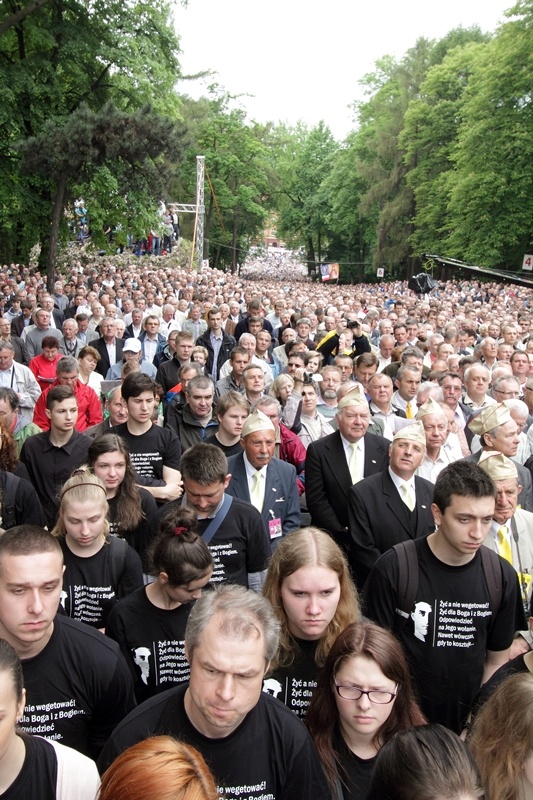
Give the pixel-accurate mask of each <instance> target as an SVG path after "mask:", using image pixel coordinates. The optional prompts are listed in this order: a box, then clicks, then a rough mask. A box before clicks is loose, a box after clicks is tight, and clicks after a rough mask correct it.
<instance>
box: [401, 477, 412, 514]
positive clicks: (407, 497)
mask: <svg viewBox="0 0 533 800" xmlns="http://www.w3.org/2000/svg"><path fill="white" fill-rule="evenodd" d="M401 489H402V500H403V502H404V503H405V505H406V506H407V508H408V509H409V511H414V508H415V501H414V499H413V493H412V491H411V488H410V486H408V485H407V483H402V486H401Z"/></svg>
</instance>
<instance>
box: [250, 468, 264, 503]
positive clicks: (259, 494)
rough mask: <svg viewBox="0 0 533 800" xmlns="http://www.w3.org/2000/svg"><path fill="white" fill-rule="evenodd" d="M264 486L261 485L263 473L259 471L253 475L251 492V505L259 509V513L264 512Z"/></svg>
mask: <svg viewBox="0 0 533 800" xmlns="http://www.w3.org/2000/svg"><path fill="white" fill-rule="evenodd" d="M264 499H265V498H264V496H263V484H262V483H261V473H260V472H259V470H257V471H256V472H254V474H253V475H252V488H251V491H250V503H251V504H252V505H253V506H254V508H257V510H258V511H262V510H263V501H264Z"/></svg>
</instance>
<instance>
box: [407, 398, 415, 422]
mask: <svg viewBox="0 0 533 800" xmlns="http://www.w3.org/2000/svg"><path fill="white" fill-rule="evenodd" d="M405 416H406V417H407V419H413V417H414V414H413V409H412V408H411V401H410V400H409V402H408V403H407V405H406V406H405Z"/></svg>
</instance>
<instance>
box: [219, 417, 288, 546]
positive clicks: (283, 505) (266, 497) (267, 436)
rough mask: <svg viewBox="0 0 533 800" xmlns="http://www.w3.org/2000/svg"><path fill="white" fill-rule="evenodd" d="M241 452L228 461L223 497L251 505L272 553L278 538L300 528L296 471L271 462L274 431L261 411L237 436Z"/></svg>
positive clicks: (285, 465)
mask: <svg viewBox="0 0 533 800" xmlns="http://www.w3.org/2000/svg"><path fill="white" fill-rule="evenodd" d="M241 445H242V448H243V452H242V453H239V455H236V456H231V457H230V458H229V459H228V470H229V472H230V473H231V481H230V483H229V486H228V488H227V490H226V491H227V493H228V494H231V495H232V496H233V497H238V498H240V499H241V500H246V501H247V502H248V503H251V504H252V505H253V506H255V508H257V510H258V511H259V512H260V514H261V517H262V518H263V523H264V525H265V528H266V531H267V533H268V538H269V540H270V544H271V547H272V549H274V548H275V547H277V545H278V544H279V542H280V541H281V537H282V536H285V535H286V534H287V533H291V531H296V530H298V529H299V528H300V524H301V514H300V502H299V499H298V489H297V486H296V469H295V467H293V466H292V464H286V463H285V462H284V461H281V460H280V459H277V458H274V449H275V446H276V431H275V428H274V425H273V424H272V422H271V421H270V420H269V418H268V417H267V416H265V414H263V413H262V412H261V411H254V413H253V414H251V415H250V416H249V417H248V419H247V420H246V422H245V423H244V425H243V428H242V432H241Z"/></svg>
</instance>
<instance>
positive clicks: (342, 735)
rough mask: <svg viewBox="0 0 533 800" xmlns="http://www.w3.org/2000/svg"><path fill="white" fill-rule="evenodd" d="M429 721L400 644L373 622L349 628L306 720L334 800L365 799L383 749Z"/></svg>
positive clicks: (325, 671) (339, 641)
mask: <svg viewBox="0 0 533 800" xmlns="http://www.w3.org/2000/svg"><path fill="white" fill-rule="evenodd" d="M424 722H425V719H424V716H423V715H422V712H421V711H420V709H419V707H418V705H417V703H416V700H415V698H414V694H413V690H412V687H411V680H410V677H409V669H408V666H407V662H406V659H405V656H404V654H403V651H402V648H401V646H400V644H399V642H398V640H397V639H396V638H395V637H394V636H393V635H392V634H391V633H389V632H388V631H386V630H384V629H383V628H380V627H379V626H378V625H374V624H373V623H372V622H355V623H353V624H352V625H349V626H348V627H347V628H346V629H345V630H344V631H343V632H342V633H341V634H340V636H339V637H338V638H337V639H336V640H335V642H334V643H333V646H332V647H331V650H330V651H329V654H328V657H327V659H326V663H325V666H324V669H323V670H322V674H321V676H320V679H319V681H318V686H317V688H316V690H315V693H314V697H313V700H312V703H311V707H310V708H309V712H308V715H307V726H308V728H309V730H310V732H311V736H312V737H313V739H314V741H315V745H316V748H317V750H318V754H319V756H320V759H321V761H322V765H323V767H324V771H325V773H326V776H327V778H328V782H329V785H330V788H331V791H332V794H333V797H334V798H335V800H365V798H366V795H367V790H368V786H369V783H370V778H371V776H372V771H373V769H374V765H375V762H376V757H377V754H378V752H379V750H380V749H381V747H383V745H384V744H385V742H387V741H388V740H389V739H390V737H391V736H392V735H393V734H395V733H396V732H397V731H403V730H407V729H408V728H411V727H412V726H413V725H421V724H424Z"/></svg>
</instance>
